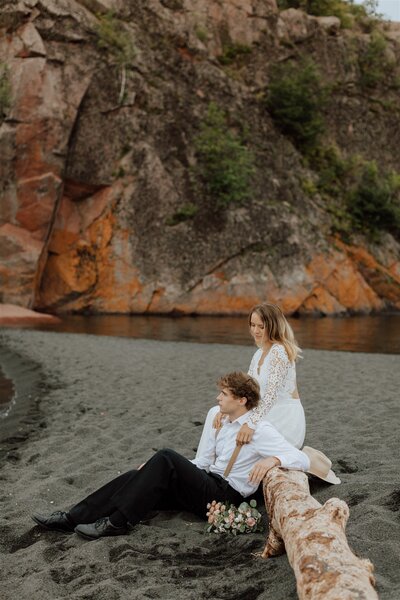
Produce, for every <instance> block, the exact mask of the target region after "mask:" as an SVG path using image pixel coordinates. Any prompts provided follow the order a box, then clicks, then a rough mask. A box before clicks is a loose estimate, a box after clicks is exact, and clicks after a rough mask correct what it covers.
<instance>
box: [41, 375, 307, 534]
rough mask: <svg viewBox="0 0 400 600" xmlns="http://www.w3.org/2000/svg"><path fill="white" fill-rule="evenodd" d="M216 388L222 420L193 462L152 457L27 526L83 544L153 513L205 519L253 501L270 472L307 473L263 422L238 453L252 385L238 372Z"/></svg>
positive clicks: (253, 397)
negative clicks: (214, 507) (221, 507)
mask: <svg viewBox="0 0 400 600" xmlns="http://www.w3.org/2000/svg"><path fill="white" fill-rule="evenodd" d="M218 386H219V389H220V393H219V395H218V397H217V400H218V402H219V405H220V407H221V412H222V413H223V415H225V417H227V418H226V419H225V420H224V422H223V425H222V428H221V430H220V431H219V432H218V434H217V435H216V432H215V430H213V431H212V432H210V435H209V439H208V440H207V443H206V445H205V449H204V451H203V453H202V454H201V455H200V456H198V457H197V458H196V459H194V460H192V461H190V460H188V459H187V458H184V457H183V456H181V455H180V454H178V453H177V452H174V450H169V449H165V450H159V451H158V452H156V453H155V454H154V455H153V457H152V458H151V459H150V460H148V461H147V462H146V463H145V464H144V465H142V467H139V469H133V470H131V471H128V472H127V473H124V474H122V475H120V476H119V477H116V478H115V479H113V480H112V481H110V482H109V483H107V484H106V485H104V486H103V487H101V488H99V489H98V490H96V491H95V492H94V493H93V494H90V495H89V496H87V497H86V498H85V499H84V500H82V501H81V502H79V503H78V504H76V505H75V506H73V507H72V508H71V509H70V510H69V511H68V512H64V511H57V512H55V513H52V514H51V515H49V516H45V515H34V516H33V517H32V518H33V520H34V521H35V522H36V523H37V524H38V525H41V526H42V527H44V528H46V529H51V530H55V531H62V532H71V533H72V532H73V531H75V532H76V533H78V534H79V535H81V536H83V537H85V538H87V539H90V540H94V539H98V538H101V537H103V536H110V535H124V534H126V533H127V531H128V524H130V525H131V526H133V525H136V523H139V521H141V520H142V519H143V518H144V517H145V515H146V514H147V513H148V512H149V511H150V510H152V509H157V510H186V511H189V512H192V513H194V514H196V515H198V516H199V517H201V518H203V519H204V518H205V516H206V510H207V509H206V506H207V503H209V502H211V501H212V500H216V501H228V502H231V503H232V504H235V505H236V506H238V505H239V504H240V503H241V502H242V501H243V500H244V499H245V498H246V497H248V496H251V495H252V494H254V492H255V491H256V490H257V487H258V485H259V483H260V481H261V480H262V479H263V477H264V476H265V474H266V473H267V471H268V470H269V469H271V468H272V467H276V466H281V467H284V468H287V469H300V470H307V469H308V468H309V464H310V463H309V458H308V457H307V455H306V454H304V452H302V451H300V450H297V449H296V448H294V446H292V445H291V444H289V442H287V441H286V440H285V439H284V438H283V437H282V435H281V434H280V433H278V431H277V430H276V429H275V428H274V427H273V425H271V424H270V423H268V422H266V421H260V423H259V424H258V425H257V428H256V430H255V433H254V435H253V438H252V440H251V442H250V443H249V444H245V445H243V446H241V447H240V452H239V453H238V454H237V451H236V452H235V448H236V436H237V433H238V431H239V429H240V427H241V426H242V425H243V423H244V422H245V421H246V414H247V412H248V411H249V410H251V409H253V408H255V407H256V406H257V404H258V402H259V400H260V393H259V386H258V383H257V382H256V381H255V380H254V379H253V378H252V377H249V376H248V375H247V374H245V373H241V372H234V373H229V374H228V375H225V376H224V377H221V379H219V381H218ZM234 452H235V454H234ZM229 463H231V464H229ZM232 463H233V464H232Z"/></svg>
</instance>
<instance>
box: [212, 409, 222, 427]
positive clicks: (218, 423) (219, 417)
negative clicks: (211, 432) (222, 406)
mask: <svg viewBox="0 0 400 600" xmlns="http://www.w3.org/2000/svg"><path fill="white" fill-rule="evenodd" d="M212 426H213V428H214V429H221V427H222V412H218V413H217V414H216V415H215V417H214V421H213V424H212Z"/></svg>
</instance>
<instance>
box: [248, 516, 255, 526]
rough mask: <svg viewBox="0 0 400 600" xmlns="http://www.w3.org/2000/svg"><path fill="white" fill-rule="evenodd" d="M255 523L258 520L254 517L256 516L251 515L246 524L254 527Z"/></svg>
mask: <svg viewBox="0 0 400 600" xmlns="http://www.w3.org/2000/svg"><path fill="white" fill-rule="evenodd" d="M255 524H256V520H255V519H254V517H249V518H248V519H246V525H248V526H249V527H254V525H255Z"/></svg>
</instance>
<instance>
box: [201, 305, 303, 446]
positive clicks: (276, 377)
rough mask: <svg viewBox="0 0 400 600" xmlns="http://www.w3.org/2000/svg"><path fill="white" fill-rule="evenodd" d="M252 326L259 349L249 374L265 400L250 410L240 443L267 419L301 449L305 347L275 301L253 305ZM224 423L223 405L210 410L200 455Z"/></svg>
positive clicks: (239, 436)
mask: <svg viewBox="0 0 400 600" xmlns="http://www.w3.org/2000/svg"><path fill="white" fill-rule="evenodd" d="M249 327H250V334H251V335H252V337H253V338H254V341H255V343H256V345H257V346H258V350H256V352H255V353H254V356H253V358H252V360H251V363H250V367H249V371H248V373H249V375H251V376H252V377H254V379H256V380H257V381H258V383H259V385H260V392H261V402H260V404H259V406H258V407H257V408H255V409H253V410H252V411H250V412H249V418H248V419H247V422H246V423H244V424H243V425H242V427H241V429H240V431H239V433H238V436H237V442H238V443H241V444H245V443H248V442H250V441H251V438H252V437H253V433H254V430H255V428H256V425H257V423H258V421H260V420H261V419H266V420H267V421H269V422H270V423H272V424H273V425H274V426H275V427H276V429H277V430H278V431H279V432H280V433H281V434H282V435H283V436H284V437H285V438H286V439H287V441H288V442H290V443H291V444H293V446H295V447H296V448H301V447H302V446H303V443H304V437H305V432H306V422H305V416H304V410H303V406H302V404H301V401H300V397H299V394H298V391H297V382H296V359H297V358H298V357H299V355H300V353H301V350H300V348H299V347H298V346H297V344H296V340H295V338H294V334H293V330H292V328H291V327H290V325H289V323H288V322H287V320H286V318H285V316H284V314H283V313H282V311H281V309H280V308H279V307H278V306H276V305H275V304H259V305H257V306H255V307H254V308H252V310H251V311H250V315H249ZM220 424H221V413H220V412H219V406H214V407H213V408H211V409H210V410H209V412H208V415H207V419H206V422H205V424H204V428H203V433H202V435H201V438H200V443H199V447H198V449H197V454H199V453H200V452H201V451H202V449H203V446H204V444H205V443H206V439H207V437H208V434H209V432H210V428H212V427H214V428H216V429H218V428H219V427H220ZM196 456H197V455H196Z"/></svg>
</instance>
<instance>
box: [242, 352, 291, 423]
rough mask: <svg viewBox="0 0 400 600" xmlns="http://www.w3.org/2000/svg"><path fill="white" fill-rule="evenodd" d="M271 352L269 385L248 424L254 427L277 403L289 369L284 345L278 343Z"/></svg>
mask: <svg viewBox="0 0 400 600" xmlns="http://www.w3.org/2000/svg"><path fill="white" fill-rule="evenodd" d="M270 352H271V356H270V360H269V364H268V379H267V387H266V389H265V392H264V395H263V397H262V398H261V400H260V403H259V405H258V406H257V408H254V409H253V410H252V411H251V412H250V417H249V421H248V425H249V426H250V427H253V428H254V427H255V426H256V425H257V423H258V422H259V421H260V419H262V418H263V417H265V416H266V415H267V414H268V413H269V411H270V410H271V408H272V407H273V405H274V404H275V402H276V398H277V395H278V392H279V389H280V388H281V386H282V384H283V382H284V381H285V378H286V376H287V373H288V369H289V364H290V363H289V358H288V356H287V354H286V351H285V349H284V348H283V346H281V345H280V344H277V345H275V346H273V347H272V348H271V351H270Z"/></svg>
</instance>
